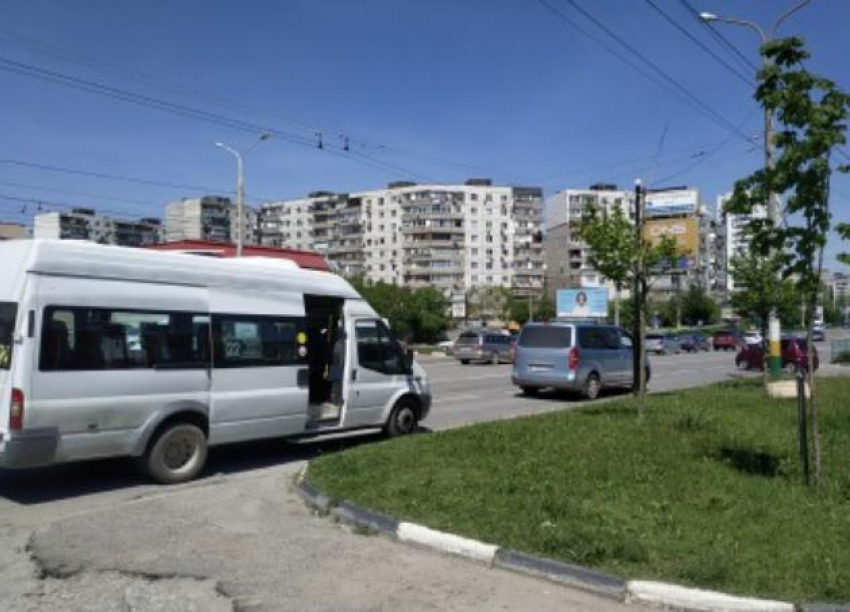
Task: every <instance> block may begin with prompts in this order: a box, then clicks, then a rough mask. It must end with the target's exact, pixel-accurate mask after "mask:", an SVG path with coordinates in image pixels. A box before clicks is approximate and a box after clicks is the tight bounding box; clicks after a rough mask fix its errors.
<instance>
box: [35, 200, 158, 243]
mask: <svg viewBox="0 0 850 612" xmlns="http://www.w3.org/2000/svg"><path fill="white" fill-rule="evenodd" d="M34 237H35V238H47V239H54V240H56V239H59V240H89V241H91V242H98V243H101V244H116V245H120V246H132V247H140V246H148V245H151V244H156V243H158V242H161V241H162V224H161V222H160V220H159V219H155V218H144V219H139V220H136V221H130V220H126V219H115V218H113V217H107V216H104V215H98V214H97V212H96V211H95V210H94V209H91V208H74V209H72V210H69V211H63V212H48V213H42V214H39V215H36V216H35V228H34Z"/></svg>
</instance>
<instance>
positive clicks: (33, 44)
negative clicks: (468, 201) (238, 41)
mask: <svg viewBox="0 0 850 612" xmlns="http://www.w3.org/2000/svg"><path fill="white" fill-rule="evenodd" d="M0 37H2V38H6V39H8V40H11V41H13V42H14V43H15V44H18V45H21V46H23V47H25V48H27V49H30V50H32V51H35V52H37V53H41V54H43V55H46V56H48V57H53V58H56V59H59V60H61V61H64V62H70V63H75V64H78V65H82V66H85V67H87V68H89V69H91V70H95V71H98V72H101V73H105V74H109V75H112V76H118V77H121V78H125V79H129V80H131V81H133V82H135V83H138V84H141V85H143V86H146V87H151V86H152V87H156V88H159V89H161V90H163V91H167V92H169V93H173V94H177V95H180V96H182V97H184V98H188V99H192V98H195V99H200V100H203V101H204V102H205V103H207V104H212V105H214V106H218V107H219V108H226V109H228V110H237V111H241V112H249V113H258V114H260V115H264V116H266V117H269V118H273V119H274V120H275V121H279V122H281V123H284V124H288V125H289V126H290V127H291V128H292V129H295V130H299V131H302V132H304V135H305V137H307V138H311V137H312V136H313V135H314V134H316V133H323V134H325V133H326V134H333V133H335V132H336V131H338V130H328V129H323V128H319V127H316V126H310V125H306V124H303V123H300V122H296V121H293V120H291V119H289V118H285V117H282V116H281V115H279V114H277V113H271V112H269V111H267V110H263V109H260V108H258V107H256V106H251V105H249V104H244V103H242V102H238V101H235V100H233V99H229V98H226V97H224V96H221V95H218V94H212V93H210V92H206V91H203V90H200V89H197V88H194V87H187V86H185V85H182V84H178V83H175V82H173V81H169V80H167V79H162V78H158V77H156V76H154V75H151V74H149V73H146V72H142V71H139V70H134V69H132V68H128V67H126V66H120V65H118V64H114V63H111V62H104V61H101V60H98V59H96V58H93V57H91V56H89V55H86V54H83V53H77V52H74V51H70V50H68V49H62V48H60V47H57V46H56V45H52V44H48V43H45V42H42V41H38V40H35V39H32V38H28V37H26V36H21V35H20V34H17V33H14V32H9V31H0ZM339 136H340V138H341V139H342V140H343V141H344V142H345V145H344V146H343V147H342V149H343V151H344V152H351V151H352V150H353V152H354V154H355V155H356V154H357V153H358V149H370V150H376V151H383V152H387V153H390V152H392V153H396V154H401V155H407V156H415V157H420V158H423V159H427V160H430V161H432V162H435V163H438V164H441V165H444V166H453V167H456V168H461V169H466V170H474V171H476V172H478V171H481V170H484V171H485V172H486V171H487V170H486V169H482V168H481V167H479V166H475V165H473V164H469V163H466V162H459V161H455V160H451V159H448V158H445V157H441V156H437V155H431V154H428V153H424V152H421V151H416V150H412V149H408V148H406V147H405V148H402V147H398V146H395V145H389V144H384V143H379V142H373V141H371V140H370V139H363V138H360V137H351V136H350V135H347V134H342V133H340V134H339ZM372 159H375V158H374V157H372ZM378 161H380V160H378Z"/></svg>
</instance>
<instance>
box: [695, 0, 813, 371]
mask: <svg viewBox="0 0 850 612" xmlns="http://www.w3.org/2000/svg"><path fill="white" fill-rule="evenodd" d="M811 1H812V0H800V1H799V2H797V4H795V5H794V6H792V7H791V8H790V9H788V10H787V11H785V12H784V13H782V14H781V15H780V16H779V17H777V19H776V21H774V22H773V25H772V26H771V28H770V30H768V31H767V32H765V31H764V30H763V29H762V28H761V26H759V25H758V24H757V23H754V22H752V21H748V20H746V19H737V18H734V17H721V16H719V15H715V14H714V13H700V15H699V18H700V19H701V20H702V21H704V22H712V21H722V22H724V23H731V24H733V25H739V26H744V27H747V28H750V29H751V30H755V32H756V33H757V34H758V35H759V38H760V39H761V45H762V47H764V45H766V44H767V43H769V42H771V41H772V40H773V39H774V37H775V35H776V30H777V29H778V28H779V26H780V25H781V24H782V22H784V21H785V20H786V19H788V18H789V17H790V16H791V15H793V14H794V13H796V12H797V11H799V10H800V9H801V8H803V7H804V6H806V5H807V4H810V3H811ZM771 63H772V60H770V59H768V58H766V57H764V56H762V63H761V66H762V70H764V69H766V68H768V67H769V66H770V65H771ZM773 156H774V146H773V113H772V112H771V111H770V109H768V108H765V109H764V167H765V170H770V169H771V168H773ZM766 200H767V202H766V205H767V218H768V219H770V221H771V223H772V224H773V225H774V226H777V225H779V224H780V223H781V221H782V220H781V215H780V211H779V202H778V201H777V196H776V194H774V193H772V192H771V190H770V184H769V183H768V189H767V193H766ZM781 331H782V330H781V329H780V323H779V316H778V314H777V312H776V308H771V310H770V316H769V317H768V338H769V344H768V346H769V351H768V359H767V364H768V370H769V371H770V374H771V375H772V376H774V377H776V376H778V375H779V374H780V372H781V371H782V358H781V349H780V336H781Z"/></svg>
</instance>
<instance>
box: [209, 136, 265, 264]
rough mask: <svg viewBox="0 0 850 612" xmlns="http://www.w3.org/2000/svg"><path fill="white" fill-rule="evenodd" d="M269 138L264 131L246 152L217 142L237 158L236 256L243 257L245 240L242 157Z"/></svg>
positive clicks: (217, 144)
mask: <svg viewBox="0 0 850 612" xmlns="http://www.w3.org/2000/svg"><path fill="white" fill-rule="evenodd" d="M269 138H271V134H269V133H268V132H263V133H262V134H261V135H260V137H259V138H258V139H257V141H256V142H254V144H252V145H251V146H250V147H248V148H247V149H245V152H244V153H240V152H239V151H237V150H236V149H234V148H232V147H228V146H227V145H225V144H223V143H221V142H217V143H215V146H217V147H218V148H219V149H223V150H225V151H227V152H228V153H230V154H231V155H233V157H235V158H236V224H237V225H238V228H237V231H236V257H242V248H243V245H244V242H245V222H244V217H245V172H244V164H243V161H242V158H243V156H244V155H247V154H248V152H249V151H250V150H251V149H253V148H254V147H256V146H257V145H258V144H260V143H261V142H262V141H264V140H268V139H269Z"/></svg>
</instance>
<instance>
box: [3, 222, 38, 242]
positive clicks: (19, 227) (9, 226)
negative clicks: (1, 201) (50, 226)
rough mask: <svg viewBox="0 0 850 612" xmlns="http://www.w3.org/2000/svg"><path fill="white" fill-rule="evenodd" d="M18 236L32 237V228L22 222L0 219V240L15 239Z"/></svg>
mask: <svg viewBox="0 0 850 612" xmlns="http://www.w3.org/2000/svg"><path fill="white" fill-rule="evenodd" d="M19 238H32V228H31V227H27V226H26V225H24V224H22V223H6V222H4V221H0V240H15V239H19Z"/></svg>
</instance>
